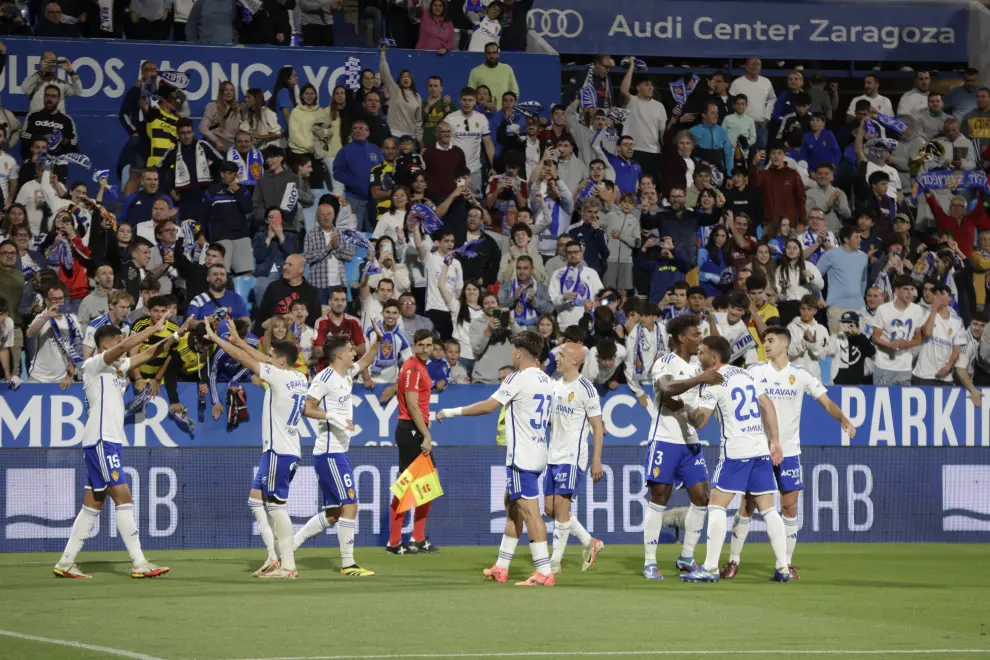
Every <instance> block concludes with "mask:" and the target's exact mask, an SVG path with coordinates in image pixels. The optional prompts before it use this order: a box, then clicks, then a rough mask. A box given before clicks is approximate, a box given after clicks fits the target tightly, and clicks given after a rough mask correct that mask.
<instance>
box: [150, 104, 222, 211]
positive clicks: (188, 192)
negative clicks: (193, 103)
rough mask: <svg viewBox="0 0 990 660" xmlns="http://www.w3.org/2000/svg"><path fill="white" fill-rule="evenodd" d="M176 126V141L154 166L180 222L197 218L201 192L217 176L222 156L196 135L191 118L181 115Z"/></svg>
mask: <svg viewBox="0 0 990 660" xmlns="http://www.w3.org/2000/svg"><path fill="white" fill-rule="evenodd" d="M175 126H176V130H177V131H178V142H176V145H175V147H173V148H172V149H170V150H169V151H168V152H166V153H165V155H164V157H162V160H161V162H159V163H158V167H157V168H156V169H157V170H158V180H159V187H160V188H161V189H162V190H168V191H169V195H170V196H171V198H172V200H174V201H175V202H176V203H177V206H178V213H177V217H178V220H179V222H181V221H182V220H189V219H199V218H200V216H201V215H202V213H203V212H204V194H205V192H206V190H207V188H209V187H210V186H212V185H213V183H214V182H215V181H217V180H218V178H219V173H220V170H221V165H222V164H223V162H224V157H223V155H222V153H223V152H218V151H217V150H216V149H214V147H213V145H211V144H210V143H209V142H207V141H206V140H197V139H196V134H195V132H194V131H193V123H192V120H191V119H187V118H185V117H183V118H182V119H180V120H179V121H178V122H177V123H176V125H175ZM235 167H236V166H235Z"/></svg>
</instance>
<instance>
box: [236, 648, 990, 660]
mask: <svg viewBox="0 0 990 660" xmlns="http://www.w3.org/2000/svg"><path fill="white" fill-rule="evenodd" d="M934 653H987V654H990V649H888V650H874V649H868V650H851V651H836V650H832V649H828V650H783V649H764V650H752V651H739V650H726V651H698V650H694V649H690V650H687V649H686V650H683V651H564V652H561V651H519V652H502V653H389V654H382V655H300V656H289V657H280V658H240V659H238V660H392V659H398V658H540V657H547V656H554V657H563V658H576V657H587V656H628V657H651V656H670V655H785V654H786V655H931V654H934Z"/></svg>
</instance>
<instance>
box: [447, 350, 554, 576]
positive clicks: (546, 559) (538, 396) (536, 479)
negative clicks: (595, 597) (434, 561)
mask: <svg viewBox="0 0 990 660" xmlns="http://www.w3.org/2000/svg"><path fill="white" fill-rule="evenodd" d="M512 347H513V348H512V368H513V369H515V370H516V371H515V372H514V373H512V374H511V375H509V376H508V377H507V378H506V379H505V380H504V381H502V384H501V385H500V386H499V388H498V390H497V391H496V392H495V393H494V394H492V396H491V398H488V399H485V400H484V401H479V402H477V403H473V404H471V405H470V406H465V407H463V408H444V409H443V410H441V411H440V412H439V413H437V421H438V422H441V421H443V420H445V419H448V418H450V417H458V416H461V415H465V416H468V417H474V416H478V415H487V414H489V413H492V412H495V411H496V410H498V409H499V408H500V407H505V408H506V414H505V422H506V429H505V432H506V443H505V447H506V454H505V474H506V479H507V485H506V492H505V512H506V517H505V533H504V534H503V535H502V544H501V546H500V547H499V551H498V560H497V561H496V562H495V565H494V566H492V567H491V568H486V569H485V570H484V571H483V574H484V576H485V577H486V578H488V579H490V580H494V581H495V582H505V581H507V580H508V579H509V563H510V562H511V561H512V555H513V554H515V551H516V545H517V544H518V543H519V537H520V536H522V531H523V522H525V523H526V531H527V533H528V534H529V549H530V552H532V553H533V562H534V563H535V564H536V571H535V572H534V573H533V574H532V575H531V576H530V577H529V578H527V579H526V580H523V581H522V582H517V583H516V585H517V586H536V585H543V586H545V587H552V586H554V585H555V584H556V583H557V581H556V579H555V578H554V575H553V573H552V572H551V571H550V555H549V553H548V551H547V526H546V524H545V523H544V522H543V516H541V515H540V505H539V503H538V502H537V498H538V497H539V496H540V475H541V474H542V473H543V470H544V469H546V467H547V433H546V431H547V422H548V420H549V419H550V411H551V409H552V408H553V386H554V383H553V381H552V380H551V379H550V377H549V376H547V375H546V374H545V373H543V370H542V369H540V352H541V351H542V350H543V340H542V339H541V338H540V336H539V335H537V334H536V333H535V332H529V331H527V332H521V333H519V334H517V335H516V336H515V337H513V338H512Z"/></svg>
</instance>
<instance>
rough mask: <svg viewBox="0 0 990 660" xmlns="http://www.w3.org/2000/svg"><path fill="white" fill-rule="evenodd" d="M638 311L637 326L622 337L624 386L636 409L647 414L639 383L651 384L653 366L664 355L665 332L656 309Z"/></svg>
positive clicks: (646, 400) (647, 405)
mask: <svg viewBox="0 0 990 660" xmlns="http://www.w3.org/2000/svg"><path fill="white" fill-rule="evenodd" d="M639 311H640V314H641V316H640V317H639V323H637V324H636V326H635V327H634V328H633V329H632V330H631V331H630V332H629V334H628V335H627V336H626V367H625V372H626V383H627V384H628V385H629V390H630V391H631V392H632V393H633V396H635V397H636V400H637V401H639V405H641V406H643V407H644V408H646V409H647V410H650V404H651V402H650V400H649V398H648V397H647V396H646V393H645V392H644V391H643V383H649V382H651V381H650V379H651V374H652V373H653V364H654V363H655V362H656V361H657V358H659V357H660V356H662V355H663V354H665V353H666V352H667V330H666V328H664V327H663V325H662V324H660V323H658V322H657V318H658V317H659V316H660V308H659V307H657V306H656V305H654V304H653V303H650V302H644V303H642V307H640V310H639ZM650 412H651V414H652V412H653V411H652V410H651V411H650Z"/></svg>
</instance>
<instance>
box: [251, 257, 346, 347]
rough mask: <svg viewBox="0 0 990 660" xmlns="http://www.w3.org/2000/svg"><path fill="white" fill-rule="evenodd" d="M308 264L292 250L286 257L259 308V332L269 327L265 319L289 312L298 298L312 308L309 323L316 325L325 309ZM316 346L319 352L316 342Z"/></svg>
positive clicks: (256, 319) (257, 325)
mask: <svg viewBox="0 0 990 660" xmlns="http://www.w3.org/2000/svg"><path fill="white" fill-rule="evenodd" d="M305 268H306V260H305V259H304V258H303V256H302V255H300V254H291V255H289V257H288V258H287V259H286V260H285V265H284V266H283V269H282V279H280V280H278V281H275V282H272V283H271V284H270V285H269V286H268V288H267V289H265V295H264V297H263V298H262V299H261V302H260V303H259V304H258V306H257V307H256V309H255V334H262V333H263V332H264V330H265V321H267V320H268V319H270V318H272V317H273V316H285V315H287V314H288V313H289V311H290V309H291V305H292V303H293V302H294V301H296V300H302V301H303V302H305V303H306V308H307V309H308V310H309V315H308V316H307V317H306V325H309V326H311V327H315V326H316V322H317V321H318V320H319V319H320V314H321V313H322V311H321V308H320V294H319V292H318V291H317V290H316V287H314V286H313V285H312V284H310V283H309V282H307V281H306V278H304V277H303V271H304V270H305ZM359 330H360V328H359ZM313 350H314V353H315V351H316V346H314V348H313Z"/></svg>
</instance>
